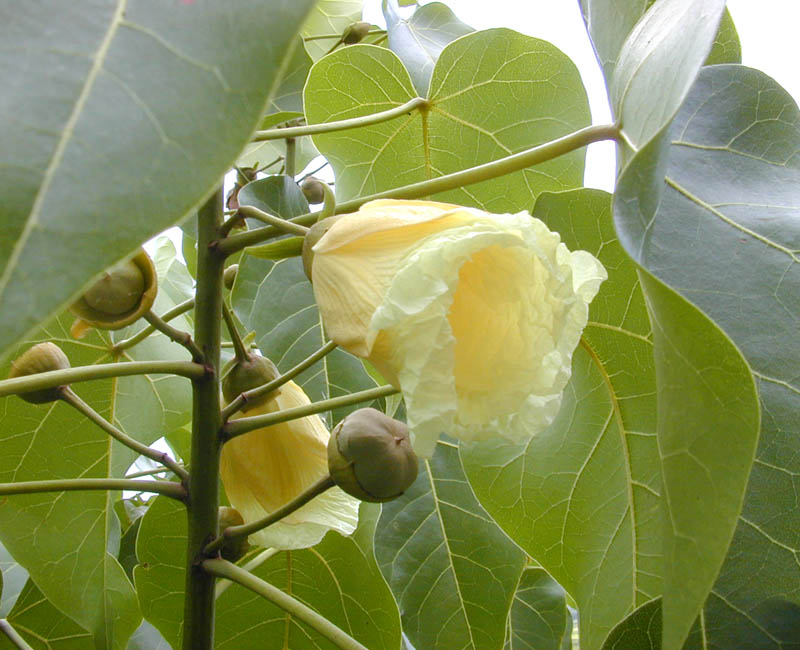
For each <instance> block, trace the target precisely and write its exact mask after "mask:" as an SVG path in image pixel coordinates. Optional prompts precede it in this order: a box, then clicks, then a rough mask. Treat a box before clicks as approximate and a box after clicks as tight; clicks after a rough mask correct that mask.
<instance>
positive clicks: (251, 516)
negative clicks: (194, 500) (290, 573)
mask: <svg viewBox="0 0 800 650" xmlns="http://www.w3.org/2000/svg"><path fill="white" fill-rule="evenodd" d="M309 403H310V401H309V399H308V397H307V396H306V394H305V393H304V392H303V389H302V388H300V387H299V386H298V385H297V384H295V383H294V382H292V381H290V382H287V383H286V384H284V385H283V386H282V387H281V388H279V389H277V390H276V391H275V393H273V394H271V396H270V398H269V399H268V400H266V401H265V402H263V403H261V404H257V405H255V406H254V407H253V408H251V409H249V410H245V411H243V412H241V411H240V412H238V413H237V414H236V415H235V416H234V417H244V416H251V415H262V414H266V413H273V412H275V411H280V410H283V409H288V408H294V407H297V406H305V405H306V404H309ZM329 437H330V436H329V434H328V430H327V429H326V428H325V424H324V423H323V422H322V420H321V419H320V418H319V416H317V415H311V416H308V417H305V418H300V419H297V420H291V421H289V422H284V423H281V424H274V425H272V426H269V427H264V428H262V429H256V430H255V431H250V432H249V433H245V434H243V435H240V436H237V437H235V438H233V439H232V440H229V441H228V442H226V443H225V446H224V447H223V448H222V458H221V462H220V473H221V476H222V483H223V485H224V486H225V493H226V494H227V495H228V500H229V501H230V502H231V505H232V506H233V507H234V508H236V509H237V510H238V511H239V512H240V513H241V515H242V518H243V519H244V520H245V522H246V523H249V522H251V521H255V520H257V519H261V518H262V517H264V516H266V515H267V514H269V513H270V512H273V511H274V510H276V509H277V508H279V507H280V506H282V505H284V504H285V503H288V502H289V501H291V500H292V499H293V498H294V497H296V496H297V495H298V494H300V493H301V492H303V490H305V489H306V488H307V487H309V486H311V485H312V484H313V483H315V482H316V481H318V480H319V479H321V478H323V477H324V476H326V475H327V474H328V451H327V446H328V438H329ZM358 504H359V502H358V501H357V500H356V499H354V498H353V497H351V496H349V495H347V494H345V493H344V492H342V490H340V489H339V488H338V487H334V488H330V489H329V490H327V491H326V492H324V493H323V494H321V495H320V496H318V497H316V498H314V499H313V500H312V501H310V502H309V503H307V504H306V505H304V506H303V507H302V508H299V509H298V510H296V511H295V512H293V513H292V514H290V515H289V516H287V517H286V518H284V519H282V520H281V521H280V522H278V523H276V524H272V525H271V526H269V527H268V528H265V529H263V530H261V531H258V532H256V533H253V534H252V535H250V541H251V542H253V543H255V544H260V545H262V546H268V547H273V548H280V549H292V548H305V547H308V546H313V545H314V544H316V543H317V542H319V541H320V540H321V539H322V538H323V536H324V535H325V533H326V532H328V531H329V530H337V531H339V532H340V533H342V534H343V535H349V534H350V533H352V532H353V531H354V530H355V527H356V524H357V523H358Z"/></svg>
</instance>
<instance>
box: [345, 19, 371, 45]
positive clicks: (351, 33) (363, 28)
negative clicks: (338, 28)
mask: <svg viewBox="0 0 800 650" xmlns="http://www.w3.org/2000/svg"><path fill="white" fill-rule="evenodd" d="M371 27H372V25H371V24H370V23H367V22H364V21H360V22H357V23H353V24H352V25H349V26H348V27H347V28H346V29H345V30H344V31H343V32H342V43H344V44H345V45H355V44H356V43H359V42H361V40H362V39H363V38H364V37H365V36H366V35H367V34H369V30H370V28H371Z"/></svg>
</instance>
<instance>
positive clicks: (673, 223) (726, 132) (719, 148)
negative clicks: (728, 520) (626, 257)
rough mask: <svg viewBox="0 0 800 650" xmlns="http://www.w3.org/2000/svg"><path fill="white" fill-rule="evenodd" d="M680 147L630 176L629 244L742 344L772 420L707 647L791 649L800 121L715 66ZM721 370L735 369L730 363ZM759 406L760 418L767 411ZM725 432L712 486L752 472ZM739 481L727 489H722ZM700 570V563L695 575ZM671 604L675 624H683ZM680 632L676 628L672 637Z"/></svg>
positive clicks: (759, 86) (796, 524) (735, 73)
mask: <svg viewBox="0 0 800 650" xmlns="http://www.w3.org/2000/svg"><path fill="white" fill-rule="evenodd" d="M669 141H670V140H667V139H665V140H664V141H663V142H654V143H653V144H652V145H649V146H648V147H647V148H645V149H644V150H643V151H642V152H640V153H639V154H638V155H637V156H636V158H635V159H634V160H633V161H632V162H631V165H630V168H629V170H628V171H626V173H625V174H624V175H623V177H622V178H621V180H620V186H619V191H618V199H617V201H616V203H615V213H616V214H615V216H616V219H617V226H618V228H619V231H620V237H621V239H622V240H623V243H624V244H625V246H626V248H627V249H628V250H629V251H631V254H633V255H635V256H636V257H637V258H638V259H639V260H640V261H641V263H642V265H643V266H645V267H646V268H647V269H648V270H650V271H651V272H652V273H653V274H654V275H656V276H657V277H659V278H660V279H661V280H663V281H664V282H666V283H668V284H669V285H671V286H672V287H674V288H675V289H676V290H677V291H678V292H679V293H681V294H682V295H684V296H686V297H687V298H688V299H689V300H691V301H692V302H694V303H695V304H696V305H697V306H698V307H699V308H700V309H702V310H703V311H704V312H705V313H706V314H707V315H708V316H709V317H711V318H712V319H713V320H714V321H715V322H716V323H717V324H718V325H719V326H720V327H721V328H722V329H723V330H724V331H725V333H726V334H727V335H728V336H729V337H730V338H731V339H732V340H733V343H734V344H735V345H736V346H737V347H738V348H739V349H740V350H741V352H742V353H743V355H744V357H745V358H746V360H747V362H748V364H749V366H750V368H751V369H752V372H753V374H754V375H755V378H756V381H757V385H758V392H759V397H760V400H761V410H762V419H761V431H760V440H759V444H758V450H757V455H756V459H755V463H754V465H753V468H752V472H751V473H750V475H749V483H748V484H747V492H746V495H745V501H744V506H743V508H742V511H741V515H740V516H739V519H738V525H737V527H736V532H735V535H734V537H733V542H732V544H731V548H730V551H729V553H728V555H727V558H726V559H725V562H724V564H723V565H722V569H721V572H720V575H719V577H718V578H717V580H716V582H715V583H714V587H713V590H712V592H711V595H710V597H709V598H708V601H707V602H706V606H705V609H704V614H705V623H706V625H705V628H704V629H705V632H706V639H705V642H706V643H707V644H708V645H713V646H716V647H733V646H735V645H736V643H738V641H737V639H746V640H747V643H749V644H750V645H749V646H747V647H759V648H767V649H772V648H782V647H787V646H785V645H782V643H783V644H788V643H790V642H791V640H793V639H796V638H797V636H798V630H800V624H798V621H797V613H796V612H797V606H798V603H800V566H798V563H797V557H798V553H800V538H798V535H797V531H798V530H800V504H798V501H797V499H796V498H795V494H796V476H797V475H798V473H800V436H798V418H797V413H798V412H800V398H799V397H798V396H799V395H800V384H798V378H797V367H798V366H799V365H800V346H799V345H798V337H797V323H798V320H799V319H800V265H798V254H797V250H798V248H800V246H798V242H800V229H799V228H798V214H800V194H798V188H800V172H799V171H798V170H799V168H800V163H799V162H798V157H797V151H798V149H800V111H798V108H797V105H796V104H795V102H794V101H793V100H792V98H791V97H790V96H789V95H788V94H787V93H786V92H785V91H784V90H783V89H782V88H780V86H778V85H777V84H776V83H775V82H774V81H773V80H772V79H770V78H769V77H767V76H766V75H764V74H763V73H761V72H758V71H756V70H751V69H748V68H744V67H741V66H736V65H725V66H713V67H710V68H706V69H704V70H703V71H702V72H701V73H700V75H699V77H698V80H697V83H696V85H695V87H694V88H693V90H692V92H691V94H690V95H689V97H688V98H687V100H686V103H685V105H684V107H683V108H682V109H681V112H680V114H679V115H678V117H677V118H676V121H675V124H674V125H673V130H672V132H671V145H669V151H668V154H669V160H668V163H666V164H665V162H664V158H665V157H666V156H665V154H666V153H667V152H665V151H664V149H665V146H666V144H667V143H669ZM659 145H660V146H659ZM664 169H665V171H666V174H667V183H666V186H665V189H664V191H663V193H662V196H661V199H660V202H658V203H657V204H654V203H653V202H652V198H651V196H649V195H645V194H644V190H643V189H642V179H647V178H648V177H654V176H656V170H659V171H658V173H660V174H661V177H662V178H663V173H664V172H663V171H662V170H664ZM708 363H709V364H711V363H713V364H714V365H715V366H718V367H724V364H728V363H729V357H728V356H723V357H721V358H719V359H714V360H712V359H709V360H708ZM746 383H749V380H746ZM727 402H728V404H727V406H728V407H729V408H731V409H736V410H739V411H742V410H745V409H746V408H747V404H746V403H737V402H736V401H735V395H731V396H729V397H728V398H727ZM749 408H750V409H751V412H752V413H755V412H756V406H755V405H751V406H750V407H749ZM713 433H714V438H713V439H712V442H713V441H714V440H715V441H716V447H715V448H714V449H709V450H708V453H709V455H711V458H707V459H704V464H703V466H704V468H705V470H704V471H709V472H712V473H711V474H710V477H711V478H714V477H715V474H714V472H718V473H720V474H722V473H725V472H732V471H734V469H735V470H736V471H741V466H740V465H737V460H740V459H737V458H736V457H735V456H734V452H736V451H737V450H738V451H739V453H742V454H743V453H744V452H745V451H746V450H744V449H740V448H739V445H740V443H741V441H740V440H739V438H738V436H737V435H736V434H737V432H736V430H731V431H727V430H717V431H714V432H713ZM755 435H756V434H755V432H753V433H751V442H752V441H754V440H755ZM688 461H689V459H687V462H688ZM694 474H697V472H696V471H695V472H694ZM700 478H701V477H700V476H697V477H696V478H692V479H691V480H692V482H695V481H698V480H699V479H700ZM739 478H740V482H739V492H738V493H737V494H732V495H731V498H732V499H733V498H735V499H737V500H740V499H741V496H742V492H743V490H744V486H745V484H744V482H745V480H747V475H746V474H745V476H744V477H741V476H740V477H739ZM683 479H684V480H686V479H687V477H685V476H683ZM730 479H731V477H729V476H726V477H720V478H719V479H716V478H714V481H715V483H716V484H718V485H719V486H720V487H721V486H723V485H724V484H725V482H727V481H728V480H730ZM678 487H679V488H680V487H681V486H678ZM691 496H692V495H686V498H688V499H691ZM703 496H704V498H707V497H709V496H710V495H708V494H704V495H703ZM676 507H680V506H679V504H676ZM719 514H720V515H721V514H722V512H720V513H719ZM718 518H719V517H718V515H717V514H716V513H715V517H714V519H715V520H716V519H718ZM705 530H706V529H705V528H704V527H703V528H698V529H697V531H696V532H695V533H688V534H686V533H685V534H686V535H687V537H688V538H689V539H697V540H698V542H699V543H698V549H697V551H695V552H694V553H693V554H692V555H691V556H690V558H689V559H690V560H691V558H693V557H695V553H696V552H698V551H700V550H702V548H700V547H703V546H709V545H713V544H719V541H718V539H719V537H720V536H719V535H715V536H711V537H709V536H707V534H706V532H705ZM728 536H729V535H728ZM694 565H695V562H693V561H691V564H690V566H689V567H687V568H686V571H687V572H688V571H691V568H692V567H693V566H694ZM682 587H684V586H683V585H680V583H679V580H678V578H677V577H676V579H675V586H674V590H675V591H680V592H681V593H684V592H685V587H684V588H683V589H682ZM667 595H668V594H667V593H666V592H665V602H664V618H665V621H668V620H670V619H669V617H670V616H671V614H670V603H669V600H668V599H667ZM792 612H795V613H794V614H792ZM791 621H793V622H791ZM670 627H672V626H671V625H669V624H666V623H665V631H666V630H667V629H668V628H670ZM792 628H794V629H792ZM747 643H746V644H745V645H747Z"/></svg>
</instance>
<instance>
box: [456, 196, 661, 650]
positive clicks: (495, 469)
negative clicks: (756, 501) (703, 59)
mask: <svg viewBox="0 0 800 650" xmlns="http://www.w3.org/2000/svg"><path fill="white" fill-rule="evenodd" d="M534 214H535V216H537V217H539V218H541V219H543V220H544V221H545V222H546V223H547V224H548V226H549V227H550V228H552V229H554V230H557V231H558V232H560V233H561V235H562V238H563V240H564V242H565V243H566V244H567V246H568V247H569V248H570V249H575V248H582V249H584V250H588V251H590V252H592V253H593V254H595V255H597V256H598V258H599V259H600V261H601V262H603V264H604V265H605V267H606V269H607V270H608V273H609V279H608V280H607V281H606V282H605V283H604V284H603V285H602V286H601V288H600V292H599V294H598V295H597V297H596V298H595V299H594V301H593V302H592V305H591V308H590V312H589V323H588V325H587V327H586V330H585V332H584V335H583V338H582V341H581V345H580V346H579V348H578V349H577V350H576V351H575V354H574V357H573V363H572V379H571V381H570V383H569V384H568V386H567V389H566V391H565V394H564V403H563V405H562V408H561V411H560V413H559V415H558V417H557V418H556V421H555V422H554V423H553V425H552V426H551V427H550V428H549V429H548V430H546V431H544V432H542V433H540V434H538V435H537V436H535V437H534V438H532V439H531V440H529V441H527V442H525V443H508V442H500V441H498V440H495V441H492V442H491V443H485V444H480V445H471V446H463V447H462V458H463V461H464V466H465V469H466V472H467V476H468V477H469V480H470V483H471V484H472V486H473V488H474V489H475V492H476V494H477V496H478V498H479V499H480V501H481V503H482V505H483V506H484V507H485V508H486V510H487V511H488V512H489V514H490V515H491V516H492V517H494V518H495V520H496V521H497V522H498V523H499V524H500V526H501V527H502V528H503V529H504V530H505V531H506V532H507V533H508V534H509V535H510V536H511V537H512V539H514V540H515V541H516V542H517V543H519V544H520V545H521V546H522V547H523V548H524V549H525V550H526V551H527V552H528V554H529V555H531V556H532V557H534V558H535V559H536V560H537V562H539V563H540V564H541V565H542V566H543V567H544V568H545V569H546V570H547V571H548V572H549V573H550V574H551V575H552V576H553V577H554V578H555V579H556V580H557V581H558V582H559V583H560V584H561V585H563V586H564V588H565V589H566V590H567V591H568V592H569V593H570V594H571V595H572V597H573V598H574V599H575V601H576V602H577V604H578V609H579V611H580V617H579V625H580V633H581V634H580V636H581V647H582V648H588V649H589V650H591V649H593V648H599V647H600V646H601V645H602V643H603V641H604V639H605V637H606V636H607V634H608V633H609V631H610V630H611V629H612V628H613V627H614V626H615V625H616V624H617V623H618V622H619V621H620V620H621V619H622V618H623V617H624V616H626V615H627V614H628V613H629V612H630V611H631V610H632V609H633V608H634V607H636V606H637V605H639V604H641V603H643V602H646V601H648V600H650V599H652V598H654V597H656V596H658V595H659V594H660V593H661V525H660V523H661V522H660V521H659V503H660V499H659V490H660V476H659V463H658V452H657V448H656V438H655V432H656V421H655V415H656V408H655V370H654V366H653V348H652V335H651V328H650V322H649V319H648V316H647V312H646V308H645V303H644V299H643V296H642V292H641V289H640V287H639V281H638V279H637V275H636V270H635V266H634V265H633V264H632V262H631V261H630V259H629V258H628V257H627V255H626V254H625V252H624V251H623V250H622V249H621V247H620V245H619V243H618V242H617V241H616V237H615V235H614V231H613V224H612V222H611V213H610V196H609V195H608V194H606V193H604V192H601V191H599V190H586V189H584V190H575V191H571V192H564V193H560V194H544V195H542V196H541V197H540V198H539V200H538V201H537V204H536V208H535V210H534Z"/></svg>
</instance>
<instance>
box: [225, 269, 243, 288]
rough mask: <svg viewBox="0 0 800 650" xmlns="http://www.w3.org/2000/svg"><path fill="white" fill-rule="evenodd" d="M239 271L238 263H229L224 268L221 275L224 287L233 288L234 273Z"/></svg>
mask: <svg viewBox="0 0 800 650" xmlns="http://www.w3.org/2000/svg"><path fill="white" fill-rule="evenodd" d="M238 272H239V265H238V264H231V265H230V266H229V267H228V268H227V269H225V275H223V276H222V281H223V283H224V284H225V288H226V289H233V283H234V282H235V281H236V274H237V273H238Z"/></svg>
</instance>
